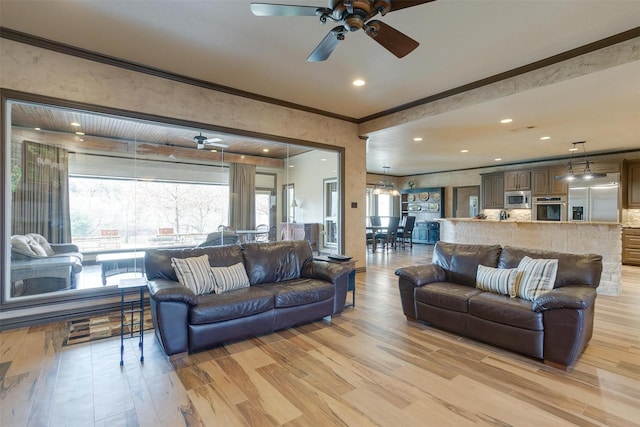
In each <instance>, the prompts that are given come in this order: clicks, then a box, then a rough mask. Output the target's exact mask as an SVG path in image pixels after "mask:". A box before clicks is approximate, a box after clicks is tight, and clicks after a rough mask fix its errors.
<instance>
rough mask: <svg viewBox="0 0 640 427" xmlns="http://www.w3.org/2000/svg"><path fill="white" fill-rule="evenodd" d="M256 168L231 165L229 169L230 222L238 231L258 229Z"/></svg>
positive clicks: (236, 164)
mask: <svg viewBox="0 0 640 427" xmlns="http://www.w3.org/2000/svg"><path fill="white" fill-rule="evenodd" d="M255 212H256V166H255V165H243V164H239V163H231V166H230V167H229V221H230V225H231V226H232V227H233V228H235V229H236V230H253V229H255V227H256V216H255Z"/></svg>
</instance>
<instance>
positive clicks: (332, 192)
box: [324, 178, 340, 247]
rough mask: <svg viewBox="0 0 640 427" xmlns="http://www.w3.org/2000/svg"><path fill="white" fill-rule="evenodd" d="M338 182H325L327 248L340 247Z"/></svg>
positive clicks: (330, 180)
mask: <svg viewBox="0 0 640 427" xmlns="http://www.w3.org/2000/svg"><path fill="white" fill-rule="evenodd" d="M339 197H340V196H339V194H338V180H337V179H335V178H330V179H325V180H324V235H325V242H324V244H325V246H328V247H336V246H337V245H338V211H339Z"/></svg>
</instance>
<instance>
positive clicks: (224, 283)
mask: <svg viewBox="0 0 640 427" xmlns="http://www.w3.org/2000/svg"><path fill="white" fill-rule="evenodd" d="M211 274H212V275H213V283H214V285H213V286H214V289H215V293H216V294H221V293H223V292H227V291H230V290H232V289H240V288H246V287H248V286H249V277H248V276H247V272H246V271H245V269H244V264H243V263H241V262H239V263H237V264H234V265H232V266H230V267H211Z"/></svg>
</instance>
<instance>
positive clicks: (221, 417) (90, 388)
mask: <svg viewBox="0 0 640 427" xmlns="http://www.w3.org/2000/svg"><path fill="white" fill-rule="evenodd" d="M429 249H430V248H429V247H426V246H420V245H415V246H414V248H413V249H412V250H411V249H408V248H407V249H406V250H398V251H397V252H394V251H389V252H382V251H378V253H376V254H373V255H372V254H369V255H368V269H367V272H366V273H358V274H357V279H356V280H357V298H356V307H355V308H349V309H346V310H345V312H344V313H343V315H342V316H340V317H337V318H334V319H333V320H332V321H331V322H330V323H328V322H324V321H319V322H315V323H311V324H307V325H303V326H299V327H296V328H291V329H288V330H285V331H280V332H278V333H273V334H269V335H266V336H261V337H258V338H254V339H249V340H246V341H242V342H237V343H233V344H229V345H225V346H223V347H219V348H215V349H212V350H210V351H206V352H202V353H198V354H194V355H190V356H188V357H184V358H182V359H179V360H177V361H175V362H174V363H173V364H172V363H170V362H169V361H168V360H167V358H166V357H164V356H163V353H162V350H161V349H160V347H159V345H158V344H157V342H156V341H155V339H154V336H153V334H152V333H147V334H146V335H145V352H144V353H145V361H144V363H140V362H139V361H138V357H139V353H138V348H137V343H136V342H135V340H129V341H127V348H126V350H125V365H124V367H123V368H121V367H120V366H119V339H118V338H112V339H107V340H102V341H95V342H93V343H88V344H79V345H74V346H70V347H62V346H61V342H62V328H63V323H62V322H57V323H50V324H46V325H42V326H37V327H31V328H21V329H14V330H9V331H4V332H2V333H0V340H1V341H0V358H1V359H0V376H1V378H2V403H1V412H0V424H1V425H2V426H23V425H29V426H61V425H69V426H92V425H95V426H109V427H111V426H119V425H123V426H136V425H141V426H182V425H188V426H201V425H202V426H225V427H226V426H236V425H238V426H279V425H282V426H444V425H451V426H465V425H497V426H506V425H514V426H525V425H535V426H547V425H548V426H559V425H580V426H604V425H607V426H632V425H640V317H639V314H638V313H639V312H640V268H633V267H624V268H623V277H622V281H623V286H622V289H623V295H622V296H620V297H607V296H598V298H597V303H596V318H595V331H594V336H593V338H592V340H591V343H590V344H589V346H588V347H587V350H586V352H585V353H584V354H583V355H582V357H581V358H580V359H579V361H578V363H577V364H576V365H575V368H574V369H573V371H572V372H570V373H567V372H563V371H559V370H556V369H554V368H551V367H547V366H544V365H543V364H542V363H540V362H539V361H536V360H532V359H529V358H526V357H523V356H519V355H516V354H513V353H510V352H508V351H503V350H500V349H497V348H494V347H491V346H489V345H485V344H482V343H478V342H475V341H472V340H469V339H465V338H461V337H458V336H456V335H453V334H449V333H446V332H442V331H438V330H435V329H433V328H430V327H428V326H425V325H422V324H419V323H413V322H407V321H406V319H405V318H404V316H403V315H402V311H401V308H400V301H399V296H398V290H397V280H396V277H395V276H394V270H395V268H396V267H401V266H406V265H409V264H412V263H426V262H427V258H428V256H429V254H430V251H429Z"/></svg>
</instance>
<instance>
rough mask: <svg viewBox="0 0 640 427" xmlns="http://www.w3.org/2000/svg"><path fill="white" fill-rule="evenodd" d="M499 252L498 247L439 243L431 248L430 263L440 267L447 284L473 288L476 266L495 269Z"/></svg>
mask: <svg viewBox="0 0 640 427" xmlns="http://www.w3.org/2000/svg"><path fill="white" fill-rule="evenodd" d="M500 252H501V247H500V245H467V244H461V243H447V242H443V241H439V242H438V243H436V246H435V248H433V258H432V260H431V262H432V263H433V264H436V265H438V266H440V267H442V269H443V270H444V271H445V273H446V275H447V281H448V282H453V283H459V284H461V285H466V286H473V287H475V286H476V273H477V271H478V265H479V264H482V265H484V266H486V267H497V266H498V258H499V257H500ZM516 266H517V265H516Z"/></svg>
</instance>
